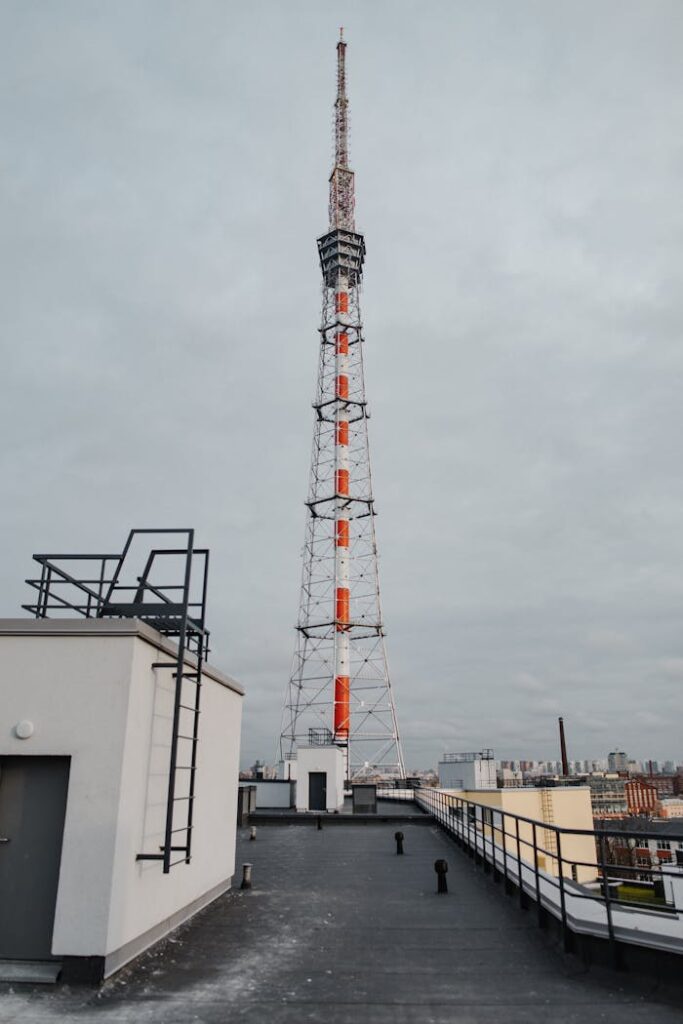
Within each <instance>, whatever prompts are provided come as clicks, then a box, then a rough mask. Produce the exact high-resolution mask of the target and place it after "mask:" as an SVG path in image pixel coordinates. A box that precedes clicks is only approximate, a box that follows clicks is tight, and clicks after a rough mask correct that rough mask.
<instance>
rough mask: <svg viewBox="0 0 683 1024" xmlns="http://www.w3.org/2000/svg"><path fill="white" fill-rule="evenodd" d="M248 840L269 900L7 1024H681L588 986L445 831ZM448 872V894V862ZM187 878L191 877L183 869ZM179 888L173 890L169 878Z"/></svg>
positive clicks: (184, 933) (409, 828) (635, 991)
mask: <svg viewBox="0 0 683 1024" xmlns="http://www.w3.org/2000/svg"><path fill="white" fill-rule="evenodd" d="M394 830H395V829H394V826H393V825H389V824H388V825H378V826H377V827H374V828H368V827H366V826H365V825H362V824H360V825H358V824H355V823H353V822H349V823H348V824H347V825H346V827H334V828H330V827H327V825H326V824H325V825H324V827H323V829H322V831H318V830H317V829H316V828H315V827H314V826H313V825H312V826H311V827H310V828H308V829H306V828H302V827H301V826H294V825H287V824H285V825H280V826H277V825H273V826H263V827H259V829H258V833H257V838H256V841H255V842H249V841H248V839H247V836H248V830H243V832H242V837H241V840H240V849H239V851H238V863H239V864H241V863H243V862H244V861H250V862H251V863H253V865H254V867H253V875H254V888H253V889H252V890H251V891H249V892H245V893H241V892H239V891H234V892H232V893H229V894H228V895H226V896H224V897H222V898H221V899H220V900H218V901H216V902H215V903H214V904H213V905H212V906H211V907H209V908H207V909H206V910H205V911H203V912H202V913H201V914H199V915H197V917H196V918H195V919H194V920H193V921H192V922H191V923H190V924H188V925H187V926H185V927H184V928H183V929H181V930H180V931H178V932H176V933H175V934H174V935H173V936H172V937H171V938H170V939H169V940H167V941H165V942H164V943H163V944H162V945H161V946H159V947H157V948H156V950H155V951H153V952H151V953H148V954H147V955H145V956H143V957H142V958H141V959H140V960H139V961H138V962H137V963H136V964H135V965H134V966H132V967H130V968H128V969H126V970H124V971H122V972H121V973H120V974H119V975H117V976H116V977H115V978H113V979H112V980H111V981H110V982H108V983H107V984H106V985H105V986H104V988H103V989H102V990H100V991H99V992H95V991H93V990H77V989H73V990H71V991H69V990H67V989H65V988H56V989H54V988H53V989H46V988H42V989H40V988H35V989H24V990H22V991H19V990H18V989H16V990H15V991H14V992H13V993H12V992H11V991H8V989H7V987H6V986H5V990H4V992H1V991H0V1021H2V1022H3V1024H9V1022H11V1021H12V1022H13V1021H16V1022H17V1024H43V1022H57V1021H59V1024H90V1022H92V1021H97V1022H98V1024H124V1022H133V1021H134V1022H135V1024H146V1022H152V1021H153V1022H155V1024H191V1022H200V1024H219V1022H220V1024H231V1022H233V1021H235V1022H238V1021H239V1022H246V1024H283V1022H287V1024H290V1022H291V1024H294V1022H296V1024H300V1022H306V1021H313V1022H324V1024H390V1022H391V1024H408V1022H411V1024H412V1022H420V1024H529V1022H530V1021H534V1020H552V1021H553V1024H596V1022H602V1024H653V1022H656V1024H669V1022H679V1024H680V1022H683V1009H681V1008H680V1004H679V1008H677V1007H676V1004H675V998H676V997H675V996H674V995H673V994H671V993H669V994H667V992H665V991H664V990H654V989H653V983H652V982H651V981H650V982H647V981H644V980H642V981H641V982H640V983H638V982H637V981H634V980H633V979H632V978H631V977H630V976H622V975H619V974H617V973H614V972H612V971H607V970H599V969H592V970H591V971H590V972H586V971H585V970H584V968H583V966H582V964H581V962H580V961H579V960H578V959H577V958H575V957H572V956H566V955H564V954H562V953H560V952H559V951H557V950H556V949H555V948H554V947H553V945H552V943H551V940H550V939H549V937H548V936H547V935H545V934H544V933H541V932H539V930H538V928H537V926H536V923H535V921H536V919H535V915H534V914H533V913H530V912H524V911H522V910H520V909H519V906H518V904H517V903H516V901H515V900H512V899H509V898H506V897H505V896H504V895H503V892H502V887H501V886H496V885H495V884H494V883H493V882H492V881H491V879H490V877H489V876H486V875H484V874H483V873H482V872H480V871H479V869H477V868H476V867H475V866H474V865H473V863H472V862H471V861H470V860H469V858H467V857H466V856H465V855H464V854H463V853H462V852H461V851H460V850H459V849H457V848H456V847H455V846H454V845H453V844H452V843H451V841H450V840H449V839H448V837H447V836H445V835H444V834H443V833H442V832H440V831H439V830H438V829H437V828H436V827H425V826H424V825H417V824H411V823H408V824H403V825H402V826H401V831H403V833H404V835H405V856H403V857H397V856H396V854H395V843H394V839H393V833H394ZM440 857H445V858H446V859H447V861H448V864H449V872H448V884H449V890H450V891H449V894H448V895H447V896H437V895H436V875H435V872H434V868H433V864H434V861H435V860H436V859H437V858H440ZM176 870H182V868H178V869H176ZM169 884H171V885H172V884H173V876H171V878H170V879H169Z"/></svg>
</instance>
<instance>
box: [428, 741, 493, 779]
mask: <svg viewBox="0 0 683 1024" xmlns="http://www.w3.org/2000/svg"><path fill="white" fill-rule="evenodd" d="M439 785H440V786H441V787H442V789H495V788H496V786H497V780H496V762H495V761H494V759H493V751H492V750H491V749H489V748H484V749H483V750H477V751H468V752H466V753H462V754H460V753H454V754H444V755H443V758H442V759H441V761H439Z"/></svg>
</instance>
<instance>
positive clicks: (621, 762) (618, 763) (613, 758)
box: [607, 750, 628, 772]
mask: <svg viewBox="0 0 683 1024" xmlns="http://www.w3.org/2000/svg"><path fill="white" fill-rule="evenodd" d="M607 771H609V772H625V771H628V758H627V756H626V754H625V752H624V751H623V750H613V751H612V752H611V753H610V754H608V755H607Z"/></svg>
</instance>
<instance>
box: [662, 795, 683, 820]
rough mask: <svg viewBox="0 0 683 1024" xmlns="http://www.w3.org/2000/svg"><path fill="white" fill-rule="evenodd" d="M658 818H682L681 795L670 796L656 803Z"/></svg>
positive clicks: (682, 803)
mask: <svg viewBox="0 0 683 1024" xmlns="http://www.w3.org/2000/svg"><path fill="white" fill-rule="evenodd" d="M657 817H658V818H683V797H680V796H672V797H669V798H668V799H666V800H660V801H658V803H657Z"/></svg>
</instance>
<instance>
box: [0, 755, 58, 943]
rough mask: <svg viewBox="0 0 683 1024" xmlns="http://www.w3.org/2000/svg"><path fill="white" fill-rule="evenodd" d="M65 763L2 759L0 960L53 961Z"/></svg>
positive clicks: (46, 759)
mask: <svg viewBox="0 0 683 1024" xmlns="http://www.w3.org/2000/svg"><path fill="white" fill-rule="evenodd" d="M69 762H70V759H69V758H68V757H0V957H3V958H7V959H15V960H50V959H52V952H51V950H52V927H53V924H54V917H55V903H56V900H57V884H58V881H59V862H60V860H61V856H62V835H63V832H64V814H65V811H66V795H67V789H68V785H69Z"/></svg>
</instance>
